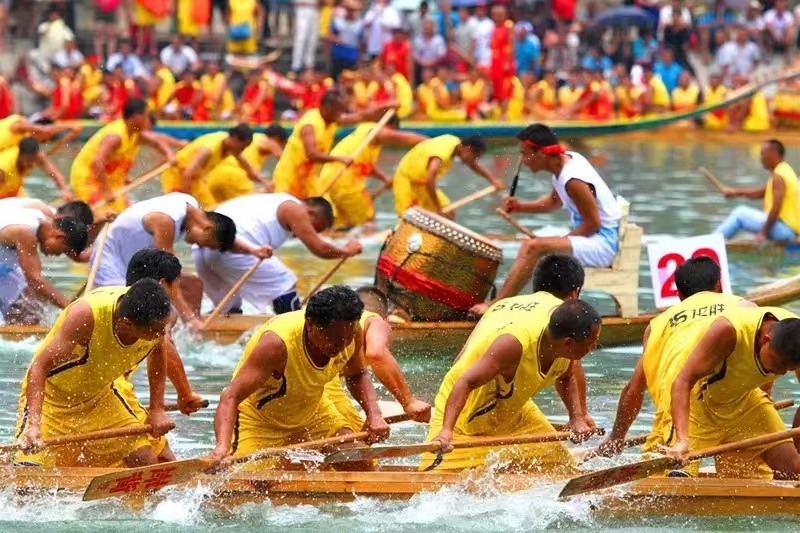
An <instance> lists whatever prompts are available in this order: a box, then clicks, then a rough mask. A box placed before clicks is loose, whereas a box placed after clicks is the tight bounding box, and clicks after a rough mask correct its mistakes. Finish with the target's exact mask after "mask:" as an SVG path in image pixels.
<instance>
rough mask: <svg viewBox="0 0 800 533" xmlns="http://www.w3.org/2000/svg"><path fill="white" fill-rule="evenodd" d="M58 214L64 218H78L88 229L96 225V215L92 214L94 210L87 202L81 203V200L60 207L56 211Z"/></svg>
mask: <svg viewBox="0 0 800 533" xmlns="http://www.w3.org/2000/svg"><path fill="white" fill-rule="evenodd" d="M56 213H57V214H59V215H61V216H62V217H72V218H77V219H78V220H80V221H81V222H83V223H84V225H86V226H87V227H88V226H91V225H92V224H94V213H92V208H91V207H89V204H87V203H86V202H81V201H80V200H73V201H71V202H67V203H65V204H64V205H61V206H59V207H58V209H56Z"/></svg>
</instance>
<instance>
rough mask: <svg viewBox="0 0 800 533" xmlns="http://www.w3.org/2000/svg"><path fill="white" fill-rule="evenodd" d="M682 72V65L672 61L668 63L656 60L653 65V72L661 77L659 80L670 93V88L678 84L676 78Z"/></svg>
mask: <svg viewBox="0 0 800 533" xmlns="http://www.w3.org/2000/svg"><path fill="white" fill-rule="evenodd" d="M682 72H683V67H681V66H680V65H679V64H677V63H676V62H674V61H673V62H671V63H670V64H669V65H665V64H664V63H662V62H661V61H657V62H656V64H655V66H653V73H654V74H656V75H657V76H658V77H660V78H661V81H663V82H664V85H665V86H666V87H667V90H668V91H669V92H670V94H672V90H673V89H674V88H675V87H677V86H678V78H680V77H681V73H682Z"/></svg>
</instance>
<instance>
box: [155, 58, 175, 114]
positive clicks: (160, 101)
mask: <svg viewBox="0 0 800 533" xmlns="http://www.w3.org/2000/svg"><path fill="white" fill-rule="evenodd" d="M156 76H158V77H159V78H160V79H161V85H160V86H159V87H158V91H156V98H155V104H156V107H157V108H158V109H159V110H160V109H161V108H162V107H163V106H165V105H167V104H168V103H169V98H170V97H171V96H172V95H173V93H175V87H176V85H177V84H176V83H175V76H173V75H172V72H171V71H170V70H169V69H168V68H167V67H161V68H160V69H158V70H157V71H156Z"/></svg>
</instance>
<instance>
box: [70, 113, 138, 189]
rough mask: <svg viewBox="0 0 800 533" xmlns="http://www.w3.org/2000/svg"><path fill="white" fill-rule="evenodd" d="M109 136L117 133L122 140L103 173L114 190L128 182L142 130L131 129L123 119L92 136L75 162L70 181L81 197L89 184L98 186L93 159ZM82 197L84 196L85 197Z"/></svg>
mask: <svg viewBox="0 0 800 533" xmlns="http://www.w3.org/2000/svg"><path fill="white" fill-rule="evenodd" d="M108 135H116V136H117V137H118V138H119V140H120V143H119V146H117V148H116V149H115V150H114V151H113V152H112V153H111V154H110V155H109V157H108V159H107V160H106V164H105V166H104V167H103V173H104V175H105V178H106V181H107V182H108V185H109V187H110V188H111V190H115V189H118V188H119V187H122V186H123V185H125V180H126V178H127V176H128V172H129V171H130V169H131V167H132V166H133V163H134V160H135V159H136V155H137V154H138V153H139V133H137V132H130V131H128V127H127V125H126V124H125V121H124V120H123V119H121V118H120V119H117V120H114V121H113V122H110V123H108V124H106V125H105V126H103V127H102V128H101V129H100V130H99V131H98V132H97V133H95V134H94V135H92V136H91V137H90V138H89V140H88V141H86V144H84V145H83V148H81V151H80V152H78V155H77V157H75V160H74V161H73V162H72V167H71V169H70V175H69V181H70V185H71V186H72V189H73V190H74V191H75V192H76V194H78V195H79V196H81V193H80V191H81V190H83V189H86V188H87V187H88V188H97V187H98V185H97V178H96V177H95V176H94V175H93V172H92V162H94V160H95V159H96V157H97V152H98V151H99V150H100V145H101V143H102V142H103V140H104V139H105V138H106V137H107V136H108ZM81 199H83V198H82V197H81ZM84 201H86V200H84Z"/></svg>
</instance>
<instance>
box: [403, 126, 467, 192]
mask: <svg viewBox="0 0 800 533" xmlns="http://www.w3.org/2000/svg"><path fill="white" fill-rule="evenodd" d="M459 144H461V139H459V138H458V137H456V136H455V135H439V136H438V137H433V138H432V139H426V140H424V141H422V142H421V143H419V144H417V145H416V146H414V148H412V149H411V150H409V151H408V153H406V155H404V156H403V158H402V159H401V160H400V163H399V164H398V166H397V174H398V175H403V176H405V177H406V178H407V179H408V180H409V181H411V182H412V183H425V175H426V173H427V171H428V170H427V169H428V162H429V161H430V160H431V158H434V157H438V158H439V159H441V160H442V165H441V166H440V167H439V172H438V173H437V174H436V179H441V178H442V176H444V175H445V174H446V173H447V172H448V171H449V170H450V167H451V166H452V165H453V159H455V151H456V147H457V146H458V145H459Z"/></svg>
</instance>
